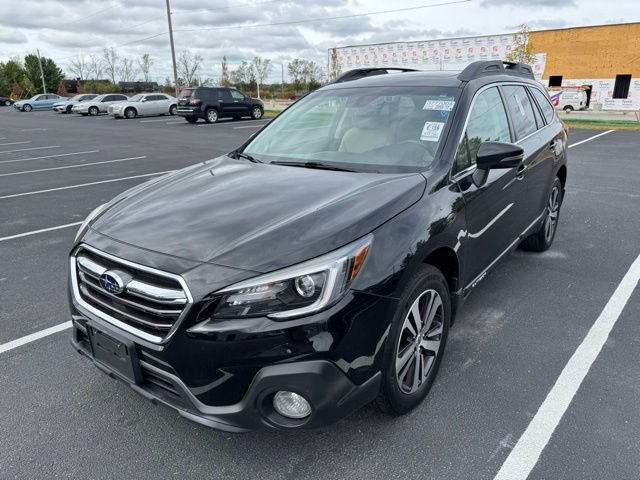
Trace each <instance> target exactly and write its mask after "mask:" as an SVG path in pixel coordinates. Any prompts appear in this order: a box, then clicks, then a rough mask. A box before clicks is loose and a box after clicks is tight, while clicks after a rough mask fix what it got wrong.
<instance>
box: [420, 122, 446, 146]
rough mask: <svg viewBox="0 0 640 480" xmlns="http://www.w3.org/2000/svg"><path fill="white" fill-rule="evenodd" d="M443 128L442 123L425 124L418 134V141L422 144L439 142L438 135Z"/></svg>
mask: <svg viewBox="0 0 640 480" xmlns="http://www.w3.org/2000/svg"><path fill="white" fill-rule="evenodd" d="M443 128H444V123H443V122H426V123H425V124H424V127H423V128H422V133H421V134H420V140H422V141H423V142H437V141H439V140H440V134H441V133H442V129H443Z"/></svg>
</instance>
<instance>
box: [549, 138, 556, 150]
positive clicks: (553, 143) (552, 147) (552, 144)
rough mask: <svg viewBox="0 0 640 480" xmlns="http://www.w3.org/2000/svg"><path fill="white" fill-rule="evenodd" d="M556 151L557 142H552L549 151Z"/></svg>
mask: <svg viewBox="0 0 640 480" xmlns="http://www.w3.org/2000/svg"><path fill="white" fill-rule="evenodd" d="M555 149H556V141H555V140H551V143H549V150H555Z"/></svg>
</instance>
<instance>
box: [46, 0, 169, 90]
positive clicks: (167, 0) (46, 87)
mask: <svg viewBox="0 0 640 480" xmlns="http://www.w3.org/2000/svg"><path fill="white" fill-rule="evenodd" d="M167 1H168V0H167ZM36 52H38V64H39V65H40V78H42V93H47V87H46V85H45V83H44V71H43V70H42V59H41V58H40V50H39V49H36Z"/></svg>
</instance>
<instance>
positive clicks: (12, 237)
mask: <svg viewBox="0 0 640 480" xmlns="http://www.w3.org/2000/svg"><path fill="white" fill-rule="evenodd" d="M80 224H82V222H74V223H67V224H66V225H58V226H57V227H49V228H41V229H40V230H31V231H30V232H24V233H17V234H15V235H9V236H8V237H0V242H6V241H8V240H15V239H16V238H22V237H30V236H31V235H37V234H38V233H46V232H53V231H55V230H62V229H63V228H71V227H77V226H78V225H80Z"/></svg>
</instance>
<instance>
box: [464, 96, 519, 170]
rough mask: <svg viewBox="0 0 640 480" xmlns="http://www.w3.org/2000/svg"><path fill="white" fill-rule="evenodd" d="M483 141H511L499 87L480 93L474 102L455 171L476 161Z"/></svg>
mask: <svg viewBox="0 0 640 480" xmlns="http://www.w3.org/2000/svg"><path fill="white" fill-rule="evenodd" d="M483 142H511V134H510V133H509V121H508V120H507V112H506V111H505V109H504V104H503V103H502V98H501V97H500V93H499V92H498V89H497V87H491V88H489V89H487V90H484V91H483V92H481V93H479V94H478V96H477V97H476V98H475V101H474V102H473V107H471V112H469V120H468V122H467V130H466V132H465V134H464V135H463V136H462V141H461V142H460V146H459V147H458V153H457V154H456V160H455V161H456V164H455V169H454V171H455V172H459V171H461V170H464V169H465V168H468V167H470V166H471V165H473V164H474V163H475V161H476V155H477V154H478V150H479V149H480V145H481V144H482V143H483Z"/></svg>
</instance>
